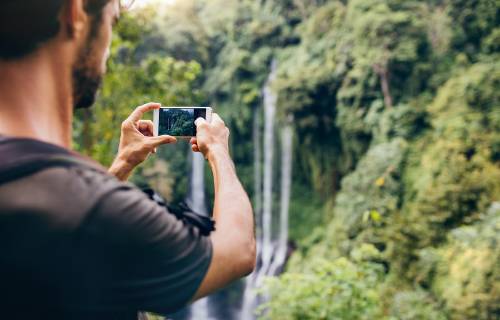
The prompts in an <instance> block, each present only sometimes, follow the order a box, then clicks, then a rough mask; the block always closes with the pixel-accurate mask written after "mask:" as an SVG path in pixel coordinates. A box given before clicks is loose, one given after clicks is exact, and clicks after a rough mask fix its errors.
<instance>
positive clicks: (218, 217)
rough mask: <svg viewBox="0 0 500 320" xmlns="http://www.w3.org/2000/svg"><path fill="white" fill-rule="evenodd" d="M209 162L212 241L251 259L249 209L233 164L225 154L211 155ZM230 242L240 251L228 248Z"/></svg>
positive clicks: (250, 220) (252, 230) (250, 207)
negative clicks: (213, 225)
mask: <svg viewBox="0 0 500 320" xmlns="http://www.w3.org/2000/svg"><path fill="white" fill-rule="evenodd" d="M209 162H210V166H211V167H212V172H213V175H214V184H215V202H214V220H215V221H216V228H217V230H216V232H215V234H214V237H215V240H219V241H223V242H224V243H225V245H226V246H227V247H228V250H231V249H232V250H237V252H238V253H240V254H243V253H247V252H242V251H244V250H248V254H249V256H253V255H254V254H255V236H254V218H253V210H252V205H251V203H250V199H249V198H248V195H247V193H246V191H245V189H244V188H243V186H242V185H241V182H240V180H239V179H238V176H237V174H236V169H235V167H234V163H233V161H232V159H231V157H230V156H229V154H228V152H227V151H225V150H221V151H214V152H213V153H211V154H210V155H209ZM231 241H233V242H234V245H235V246H236V245H239V246H240V247H239V248H234V247H233V248H230V247H231V245H232V243H230V242H231Z"/></svg>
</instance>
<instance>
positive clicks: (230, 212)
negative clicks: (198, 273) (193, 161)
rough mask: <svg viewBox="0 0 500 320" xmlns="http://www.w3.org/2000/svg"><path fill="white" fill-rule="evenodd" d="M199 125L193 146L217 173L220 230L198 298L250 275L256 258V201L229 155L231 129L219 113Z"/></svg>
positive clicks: (216, 210) (216, 206)
mask: <svg viewBox="0 0 500 320" xmlns="http://www.w3.org/2000/svg"><path fill="white" fill-rule="evenodd" d="M196 127H197V135H196V138H193V139H191V144H192V149H193V151H195V152H201V153H203V155H204V156H205V158H207V159H208V161H209V163H210V167H211V169H212V173H213V176H214V190H215V200H214V211H213V218H214V220H215V223H216V230H215V231H214V232H213V233H212V234H211V235H210V239H211V241H212V247H213V253H212V262H211V263H210V267H209V269H208V272H207V275H206V276H205V278H204V279H203V282H202V284H201V286H200V288H199V289H198V291H197V293H196V295H195V297H194V300H196V299H198V298H201V297H204V296H206V295H208V294H210V293H211V292H214V291H216V290H217V289H220V288H223V287H225V286H227V284H229V283H230V282H231V281H234V280H236V279H238V278H241V277H243V276H245V275H248V274H249V273H250V272H252V271H253V269H254V268H255V260H256V255H255V252H256V248H255V236H254V234H255V233H254V221H253V210H252V205H251V203H250V199H249V198H248V195H247V193H246V192H245V189H243V186H242V184H241V183H240V181H239V179H238V176H237V175H236V169H235V166H234V163H233V160H231V157H230V155H229V129H228V128H227V127H226V125H225V124H224V121H222V119H221V118H220V117H219V116H218V115H217V114H215V113H214V114H213V116H212V122H210V123H208V122H207V121H206V120H204V119H197V120H196Z"/></svg>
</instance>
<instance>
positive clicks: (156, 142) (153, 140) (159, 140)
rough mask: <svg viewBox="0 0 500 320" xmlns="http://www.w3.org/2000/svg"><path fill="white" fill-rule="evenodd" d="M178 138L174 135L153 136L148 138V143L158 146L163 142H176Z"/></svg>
mask: <svg viewBox="0 0 500 320" xmlns="http://www.w3.org/2000/svg"><path fill="white" fill-rule="evenodd" d="M176 142H177V139H176V138H175V137H172V136H158V137H151V138H148V143H149V144H150V145H151V146H152V147H154V148H156V147H158V146H161V145H163V144H170V143H176Z"/></svg>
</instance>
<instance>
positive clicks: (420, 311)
mask: <svg viewBox="0 0 500 320" xmlns="http://www.w3.org/2000/svg"><path fill="white" fill-rule="evenodd" d="M390 315H391V319H398V320H421V319H428V320H447V319H448V317H447V316H446V313H445V312H444V310H443V308H442V307H441V306H440V305H439V304H437V303H436V301H435V300H434V299H433V298H432V297H431V296H430V295H429V294H428V293H427V292H426V291H424V290H422V289H417V290H415V291H401V292H398V293H396V294H395V295H394V299H393V301H392V304H391V308H390Z"/></svg>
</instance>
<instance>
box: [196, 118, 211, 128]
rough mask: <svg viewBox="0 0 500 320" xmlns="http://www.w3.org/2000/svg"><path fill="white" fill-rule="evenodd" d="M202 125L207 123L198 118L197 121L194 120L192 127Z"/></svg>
mask: <svg viewBox="0 0 500 320" xmlns="http://www.w3.org/2000/svg"><path fill="white" fill-rule="evenodd" d="M202 123H208V122H207V120H205V119H203V118H202V117H199V118H198V119H196V121H195V122H194V125H195V126H196V127H199V126H200V125H201V124H202Z"/></svg>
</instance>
